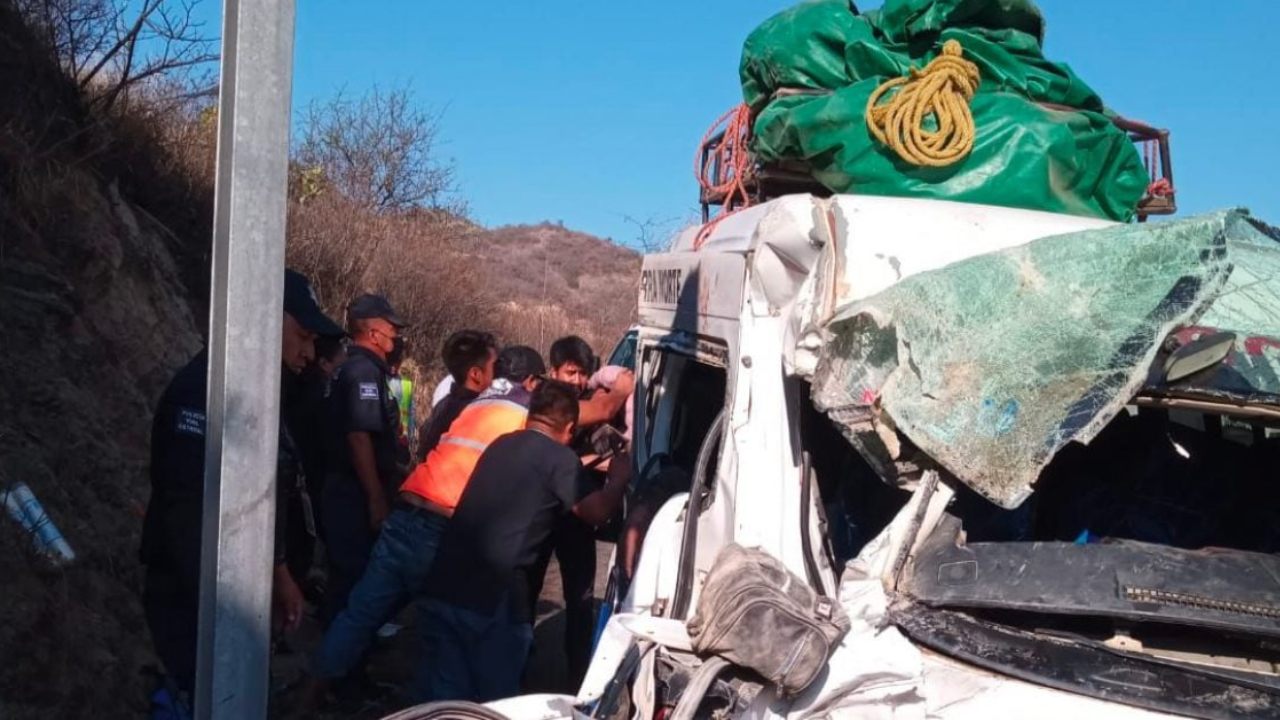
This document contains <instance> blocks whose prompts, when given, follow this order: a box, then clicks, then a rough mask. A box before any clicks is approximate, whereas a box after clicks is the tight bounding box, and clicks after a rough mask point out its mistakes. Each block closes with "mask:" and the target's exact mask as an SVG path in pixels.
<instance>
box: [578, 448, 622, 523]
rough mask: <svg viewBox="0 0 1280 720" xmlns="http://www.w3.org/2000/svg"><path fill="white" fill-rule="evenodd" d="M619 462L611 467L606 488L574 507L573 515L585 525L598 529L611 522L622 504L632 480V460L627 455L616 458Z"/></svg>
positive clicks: (583, 499) (586, 497)
mask: <svg viewBox="0 0 1280 720" xmlns="http://www.w3.org/2000/svg"><path fill="white" fill-rule="evenodd" d="M615 459H616V460H617V462H614V463H612V464H611V466H610V467H609V475H608V478H607V479H606V480H605V483H604V487H602V488H600V489H599V490H596V491H595V492H593V493H590V494H588V495H587V496H585V497H583V498H582V499H581V500H579V501H578V502H577V503H575V504H574V506H573V514H574V515H577V516H578V518H579V519H580V520H582V521H583V522H584V523H586V524H588V525H590V526H592V527H597V526H600V525H603V524H605V523H606V522H608V521H609V518H611V517H613V514H614V513H615V512H617V510H618V507H619V506H620V505H621V504H622V497H623V495H625V494H626V491H627V482H628V481H630V480H631V458H630V456H629V455H627V454H626V453H623V454H621V455H617V456H615Z"/></svg>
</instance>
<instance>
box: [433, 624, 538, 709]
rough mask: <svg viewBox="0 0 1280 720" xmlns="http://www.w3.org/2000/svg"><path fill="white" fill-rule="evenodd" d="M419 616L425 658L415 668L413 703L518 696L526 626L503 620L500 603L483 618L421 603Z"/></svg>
mask: <svg viewBox="0 0 1280 720" xmlns="http://www.w3.org/2000/svg"><path fill="white" fill-rule="evenodd" d="M422 611H423V612H422V620H423V623H422V632H423V639H424V640H425V643H426V647H425V649H426V656H425V657H424V658H422V660H421V662H419V663H418V673H417V677H416V679H415V681H414V685H415V687H414V696H415V697H414V699H415V700H416V701H418V702H436V701H442V700H469V701H472V702H490V701H493V700H500V699H502V698H508V697H512V696H514V695H517V694H519V692H520V675H521V674H522V673H523V672H524V664H525V660H526V659H528V656H529V648H530V647H531V646H532V645H533V625H532V624H531V623H528V622H516V621H514V620H511V619H509V618H510V612H509V610H508V608H507V607H506V606H505V603H504V605H503V606H500V607H499V608H498V609H497V611H496V612H494V613H493V614H484V613H478V612H474V611H472V610H466V609H464V608H460V607H456V606H453V605H449V604H446V603H442V602H440V601H439V600H431V599H426V600H423V601H422Z"/></svg>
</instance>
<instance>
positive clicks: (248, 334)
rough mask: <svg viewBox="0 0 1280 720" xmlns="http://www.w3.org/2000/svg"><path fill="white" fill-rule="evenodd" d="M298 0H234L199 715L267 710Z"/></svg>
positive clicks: (218, 210)
mask: <svg viewBox="0 0 1280 720" xmlns="http://www.w3.org/2000/svg"><path fill="white" fill-rule="evenodd" d="M293 22H294V0H225V2H224V3H223V15H222V84H221V92H220V95H219V100H218V164H217V173H216V186H215V193H216V195H215V200H214V221H213V282H212V288H213V289H212V293H211V302H210V317H209V398H208V399H209V407H208V426H207V427H208V433H207V436H206V445H205V449H206V459H205V488H204V527H203V546H202V555H201V567H200V628H199V629H200V634H199V643H198V654H197V663H196V695H195V711H196V717H197V718H200V719H201V720H253V719H254V718H265V717H266V715H267V695H268V687H269V677H268V674H269V659H270V658H269V655H270V631H271V628H270V622H271V573H272V557H273V547H272V546H273V539H274V525H275V485H276V477H275V474H276V451H277V446H276V442H277V433H278V431H279V412H280V407H279V405H280V333H281V323H282V318H283V294H284V245H285V235H284V230H285V211H286V208H285V200H286V196H285V193H286V183H287V177H288V176H287V171H288V165H287V163H288V152H289V111H290V107H289V101H290V94H291V91H292V82H291V77H292V72H293Z"/></svg>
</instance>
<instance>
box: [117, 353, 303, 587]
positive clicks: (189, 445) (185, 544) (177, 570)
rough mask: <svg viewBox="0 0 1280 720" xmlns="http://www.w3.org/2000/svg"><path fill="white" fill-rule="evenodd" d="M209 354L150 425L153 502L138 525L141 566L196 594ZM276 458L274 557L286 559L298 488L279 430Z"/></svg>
mask: <svg viewBox="0 0 1280 720" xmlns="http://www.w3.org/2000/svg"><path fill="white" fill-rule="evenodd" d="M208 373H209V356H208V353H207V352H205V351H201V352H200V354H198V355H196V356H195V357H194V358H192V359H191V361H190V362H188V363H187V364H186V366H185V367H183V368H182V369H181V370H179V371H178V374H177V375H175V376H174V378H173V380H171V381H170V382H169V386H168V387H167V388H165V391H164V394H163V395H162V396H161V397H160V405H159V406H158V407H157V408H156V414H155V417H154V418H153V419H152V422H151V470H150V474H151V499H150V501H149V502H148V503H147V513H146V517H145V518H144V520H143V525H142V546H141V550H140V556H141V560H142V563H143V564H144V565H146V566H148V567H149V568H152V569H153V570H157V571H160V572H164V573H167V574H172V575H173V576H175V577H177V578H178V580H179V583H180V587H182V589H183V590H185V591H188V592H190V593H192V594H194V593H195V592H196V591H197V590H198V588H199V583H200V535H201V531H202V526H203V523H202V509H203V506H204V443H205V426H206V417H205V412H206V407H207V399H206V390H207V387H208ZM280 430H281V432H280V451H279V454H278V456H277V468H276V471H277V496H276V532H275V559H276V562H277V563H279V562H283V561H284V553H285V542H284V538H285V531H286V527H285V523H286V520H285V518H286V513H285V510H286V509H287V507H288V503H289V501H290V499H291V495H292V493H295V492H297V491H298V487H299V478H300V474H299V470H300V468H299V465H298V458H297V452H296V450H295V448H294V447H293V445H292V442H291V441H290V438H289V434H288V433H287V432H285V431H284V427H283V423H282V424H281V428H280Z"/></svg>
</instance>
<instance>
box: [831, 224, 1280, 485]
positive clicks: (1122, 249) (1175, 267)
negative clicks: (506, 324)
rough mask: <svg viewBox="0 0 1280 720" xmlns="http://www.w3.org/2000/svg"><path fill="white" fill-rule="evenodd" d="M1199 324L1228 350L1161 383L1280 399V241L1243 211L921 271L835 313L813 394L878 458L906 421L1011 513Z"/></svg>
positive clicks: (886, 462) (910, 434)
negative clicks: (1221, 335) (1060, 455)
mask: <svg viewBox="0 0 1280 720" xmlns="http://www.w3.org/2000/svg"><path fill="white" fill-rule="evenodd" d="M853 241H854V242H856V239H855V240H853ZM938 242H946V238H938ZM1194 328H1202V329H1209V330H1212V331H1213V332H1220V331H1231V332H1232V333H1233V335H1234V341H1233V347H1232V349H1231V352H1230V353H1229V354H1228V355H1227V356H1226V357H1225V359H1223V360H1222V361H1221V362H1220V363H1219V364H1218V366H1217V367H1216V368H1215V369H1214V370H1213V372H1208V373H1199V374H1196V375H1193V376H1191V377H1189V378H1187V379H1186V380H1185V381H1183V382H1181V383H1177V384H1167V383H1166V384H1163V385H1161V383H1162V379H1161V376H1159V375H1158V374H1157V375H1155V376H1154V377H1155V378H1156V380H1157V383H1156V384H1157V386H1159V387H1161V389H1163V390H1164V391H1167V392H1173V391H1186V390H1188V389H1190V390H1195V389H1196V388H1197V387H1199V390H1201V391H1207V392H1213V393H1217V394H1222V395H1226V396H1230V397H1243V398H1247V399H1252V400H1257V399H1259V398H1262V399H1265V400H1267V401H1274V400H1275V398H1276V397H1280V372H1277V370H1278V369H1280V346H1277V344H1276V343H1275V342H1273V341H1271V340H1268V338H1280V243H1277V242H1276V241H1275V240H1274V239H1272V238H1271V237H1269V236H1268V235H1266V234H1264V233H1263V232H1261V231H1260V230H1259V229H1258V228H1257V227H1255V225H1254V224H1252V223H1251V221H1250V220H1249V218H1248V216H1247V215H1246V214H1245V213H1243V212H1241V211H1226V212H1220V213H1216V214H1212V215H1207V216H1202V217H1198V218H1193V219H1189V220H1184V221H1179V222H1169V223H1158V224H1143V225H1122V226H1115V227H1109V228H1104V229H1099V230H1089V231H1085V232H1080V233H1073V234H1068V235H1059V236H1055V237H1048V238H1043V239H1040V240H1036V241H1033V242H1031V243H1028V244H1026V245H1022V246H1019V247H1015V248H1011V249H1008V250H1003V251H999V252H993V253H988V254H985V255H980V256H977V257H973V258H969V259H966V260H963V261H960V262H957V263H955V264H952V265H950V266H948V267H945V268H943V269H940V270H935V271H931V272H924V273H920V274H918V275H914V276H911V277H908V278H906V279H904V280H902V281H901V282H899V283H897V284H895V285H893V286H891V287H889V288H888V289H886V290H884V291H883V292H880V293H878V294H876V295H874V296H872V297H869V298H867V299H864V300H859V301H856V302H854V303H851V304H849V305H848V306H846V307H844V308H842V309H840V310H839V311H838V312H837V313H836V314H835V315H834V317H833V319H832V320H831V321H830V322H829V323H827V324H826V326H825V328H824V344H823V348H822V351H821V353H820V355H819V362H818V366H817V369H816V373H815V375H814V379H813V399H814V402H815V405H816V406H817V407H818V408H820V409H821V410H823V411H825V412H827V413H828V414H829V415H830V416H831V417H832V418H833V419H835V420H836V421H837V422H838V423H840V424H841V425H842V427H843V428H844V429H845V431H846V434H847V435H848V436H849V437H850V439H851V440H852V441H853V443H854V445H855V446H856V447H858V449H859V450H860V451H861V452H863V453H864V455H867V456H868V460H869V461H870V462H871V463H872V464H873V465H874V466H876V467H877V468H884V467H888V466H891V465H892V462H893V461H895V460H898V459H900V458H899V457H897V454H898V453H899V452H901V450H900V449H899V448H898V447H897V443H896V442H893V441H886V439H885V438H886V432H885V429H886V428H888V429H890V430H891V431H892V430H896V431H897V433H901V435H902V436H904V437H905V438H906V439H907V440H908V441H909V442H910V443H911V444H913V445H914V446H915V447H916V448H918V449H919V451H920V452H921V453H923V454H925V455H927V456H929V458H931V459H932V461H934V462H936V463H938V464H940V465H941V466H943V467H944V468H946V469H947V470H948V471H949V472H950V473H952V474H953V475H955V476H956V477H957V478H959V479H961V480H963V481H964V482H965V483H966V484H968V485H969V486H970V487H972V488H973V489H974V490H976V491H977V492H979V493H980V494H982V495H983V496H985V497H987V498H988V499H989V500H991V501H993V502H995V503H997V504H998V505H1000V506H1002V507H1006V508H1013V507H1016V506H1018V505H1019V504H1020V503H1021V502H1022V501H1023V500H1024V499H1025V498H1026V497H1027V496H1028V495H1029V494H1030V492H1031V486H1032V484H1033V483H1034V481H1035V479H1036V478H1037V477H1038V475H1039V474H1040V471H1041V470H1042V468H1044V466H1045V465H1046V464H1047V463H1048V462H1049V461H1050V460H1051V459H1052V458H1053V457H1054V455H1055V454H1056V453H1057V452H1058V451H1059V450H1060V449H1061V448H1062V447H1063V446H1065V445H1066V444H1067V443H1070V442H1073V441H1077V442H1088V441H1089V440H1090V439H1091V438H1092V437H1093V436H1094V435H1096V434H1097V432H1098V431H1099V430H1100V429H1101V428H1102V427H1103V426H1105V425H1106V424H1107V423H1108V422H1109V421H1110V420H1112V419H1113V418H1114V417H1115V416H1116V414H1117V413H1118V412H1119V411H1120V410H1121V409H1122V408H1123V407H1124V405H1125V404H1126V403H1127V402H1129V401H1130V400H1131V399H1132V398H1133V397H1134V396H1135V395H1136V394H1138V393H1139V392H1140V391H1142V390H1143V389H1144V387H1146V386H1149V385H1151V384H1152V378H1153V374H1152V367H1153V364H1154V363H1156V362H1158V361H1159V359H1160V358H1161V357H1162V353H1163V354H1166V355H1167V354H1168V352H1169V349H1168V347H1167V345H1166V341H1167V340H1169V339H1170V337H1171V336H1173V338H1174V339H1175V340H1176V339H1177V337H1178V335H1177V332H1178V331H1188V330H1190V329H1194ZM1184 339H1186V340H1188V341H1189V340H1190V339H1191V338H1184ZM1215 378H1216V379H1215ZM1197 383H1198V384H1199V385H1198V386H1197ZM888 435H890V436H896V434H895V433H893V432H890V433H888ZM886 456H887V457H886Z"/></svg>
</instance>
